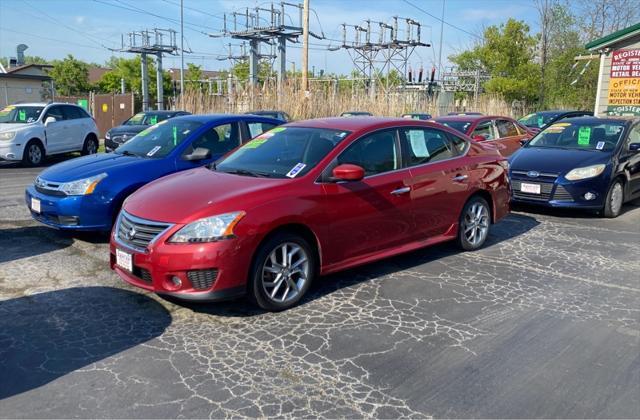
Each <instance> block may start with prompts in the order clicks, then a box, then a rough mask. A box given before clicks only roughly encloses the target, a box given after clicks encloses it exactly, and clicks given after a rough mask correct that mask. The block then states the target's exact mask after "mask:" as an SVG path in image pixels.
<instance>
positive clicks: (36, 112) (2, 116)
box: [0, 105, 44, 124]
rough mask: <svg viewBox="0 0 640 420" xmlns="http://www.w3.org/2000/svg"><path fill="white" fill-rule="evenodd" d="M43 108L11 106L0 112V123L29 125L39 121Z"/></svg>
mask: <svg viewBox="0 0 640 420" xmlns="http://www.w3.org/2000/svg"><path fill="white" fill-rule="evenodd" d="M43 109H44V107H42V106H19V105H9V106H6V107H4V108H3V109H1V110H0V123H11V124H28V123H32V122H34V121H37V120H38V117H39V116H40V113H41V112H42V110H43Z"/></svg>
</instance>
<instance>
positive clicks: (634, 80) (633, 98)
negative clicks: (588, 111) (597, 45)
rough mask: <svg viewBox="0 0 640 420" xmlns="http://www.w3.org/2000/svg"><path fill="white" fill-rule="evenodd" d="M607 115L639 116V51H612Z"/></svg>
mask: <svg viewBox="0 0 640 420" xmlns="http://www.w3.org/2000/svg"><path fill="white" fill-rule="evenodd" d="M607 114H609V115H640V49H634V50H616V51H613V53H612V56H611V73H610V75H609V101H608V103H607Z"/></svg>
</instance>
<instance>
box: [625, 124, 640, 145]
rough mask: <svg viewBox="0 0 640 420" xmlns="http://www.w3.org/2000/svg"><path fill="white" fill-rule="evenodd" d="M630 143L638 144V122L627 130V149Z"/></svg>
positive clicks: (639, 129) (639, 136)
mask: <svg viewBox="0 0 640 420" xmlns="http://www.w3.org/2000/svg"><path fill="white" fill-rule="evenodd" d="M632 144H640V124H636V126H635V127H633V128H632V129H631V131H629V138H628V139H627V150H629V147H630V146H631V145H632Z"/></svg>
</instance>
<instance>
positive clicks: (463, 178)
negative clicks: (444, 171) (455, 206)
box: [451, 175, 469, 182]
mask: <svg viewBox="0 0 640 420" xmlns="http://www.w3.org/2000/svg"><path fill="white" fill-rule="evenodd" d="M467 178H469V176H468V175H456V176H454V177H453V178H451V180H452V181H454V182H462V181H464V180H465V179H467Z"/></svg>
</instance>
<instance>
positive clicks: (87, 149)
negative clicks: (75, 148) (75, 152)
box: [82, 136, 100, 156]
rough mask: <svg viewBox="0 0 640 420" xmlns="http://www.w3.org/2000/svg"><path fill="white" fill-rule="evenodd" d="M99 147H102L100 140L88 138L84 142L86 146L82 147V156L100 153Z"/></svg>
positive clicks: (92, 137)
mask: <svg viewBox="0 0 640 420" xmlns="http://www.w3.org/2000/svg"><path fill="white" fill-rule="evenodd" d="M98 147H100V144H99V143H98V139H96V138H95V137H94V136H87V138H86V139H85V140H84V145H83V146H82V156H86V155H95V154H96V153H98Z"/></svg>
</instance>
